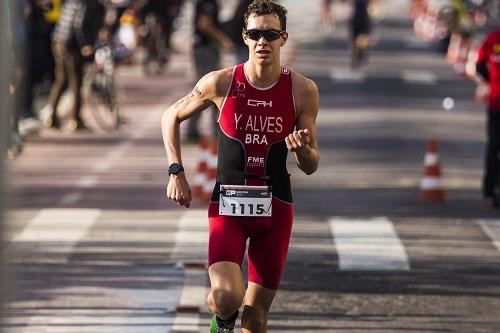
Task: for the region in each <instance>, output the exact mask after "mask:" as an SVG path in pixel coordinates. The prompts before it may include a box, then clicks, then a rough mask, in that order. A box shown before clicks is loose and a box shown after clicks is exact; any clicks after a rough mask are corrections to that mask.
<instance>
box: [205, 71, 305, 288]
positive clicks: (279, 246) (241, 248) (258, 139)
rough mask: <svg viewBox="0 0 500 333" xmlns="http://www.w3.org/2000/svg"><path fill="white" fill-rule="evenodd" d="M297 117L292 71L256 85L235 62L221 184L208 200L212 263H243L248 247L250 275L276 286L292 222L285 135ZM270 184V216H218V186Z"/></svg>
mask: <svg viewBox="0 0 500 333" xmlns="http://www.w3.org/2000/svg"><path fill="white" fill-rule="evenodd" d="M295 122H296V112H295V103H294V97H293V90H292V74H291V72H290V71H289V70H288V69H286V68H282V70H281V75H280V78H279V80H278V81H277V82H276V83H275V84H273V85H272V86H270V87H267V88H257V87H255V86H253V85H252V84H251V83H250V82H249V80H247V78H246V76H245V71H244V65H243V64H240V65H237V66H236V67H235V68H234V70H233V78H232V82H231V85H230V88H229V89H228V92H227V95H226V98H225V99H224V102H223V104H222V107H221V110H220V116H219V133H218V134H219V135H218V151H219V155H218V167H217V173H218V175H217V183H216V185H215V188H214V192H213V195H212V200H211V203H210V207H209V211H208V215H209V224H210V226H209V250H208V260H209V265H212V264H213V263H216V262H220V261H231V262H234V263H237V264H238V265H240V266H241V264H242V262H243V258H244V255H245V248H246V241H247V239H248V238H249V239H250V241H249V246H248V280H249V281H251V282H254V283H257V284H259V285H262V286H264V287H267V288H270V289H277V288H278V285H279V281H280V279H281V274H282V273H283V269H284V265H285V259H286V256H287V253H288V245H289V242H290V235H291V231H292V223H293V204H292V192H291V188H290V175H289V174H288V171H287V169H286V159H287V155H288V149H287V147H286V144H285V138H286V137H287V136H288V135H289V134H290V133H292V132H293V130H294V127H295ZM220 184H223V185H269V186H271V187H272V216H271V217H237V216H222V215H219V185H220Z"/></svg>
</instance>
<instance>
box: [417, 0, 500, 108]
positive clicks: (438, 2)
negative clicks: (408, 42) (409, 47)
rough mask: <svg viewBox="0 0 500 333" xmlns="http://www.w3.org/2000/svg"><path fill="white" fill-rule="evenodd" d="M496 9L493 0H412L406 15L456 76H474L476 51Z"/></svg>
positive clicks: (499, 14) (498, 13)
mask: <svg viewBox="0 0 500 333" xmlns="http://www.w3.org/2000/svg"><path fill="white" fill-rule="evenodd" d="M499 8H500V7H499V3H498V1H496V0H412V4H411V12H410V17H411V19H412V21H413V28H414V31H415V34H416V35H417V36H418V37H420V38H422V39H424V40H426V41H428V42H435V43H436V44H437V45H438V48H439V50H440V51H441V52H443V53H444V54H445V55H446V59H447V60H448V62H450V63H451V64H453V67H454V69H455V71H456V72H457V74H458V75H460V76H463V77H466V78H469V79H474V78H476V72H475V61H476V57H477V51H478V49H479V47H480V45H481V42H482V40H483V39H484V36H485V34H486V33H487V32H488V31H490V30H492V29H493V28H494V27H495V25H496V24H497V20H498V18H499V17H500V9H499ZM478 97H479V98H480V96H478Z"/></svg>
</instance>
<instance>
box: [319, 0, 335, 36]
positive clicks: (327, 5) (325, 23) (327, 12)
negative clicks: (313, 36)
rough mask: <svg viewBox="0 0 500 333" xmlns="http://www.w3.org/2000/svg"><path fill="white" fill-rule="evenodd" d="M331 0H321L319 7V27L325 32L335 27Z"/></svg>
mask: <svg viewBox="0 0 500 333" xmlns="http://www.w3.org/2000/svg"><path fill="white" fill-rule="evenodd" d="M332 4H333V0H322V1H321V7H320V15H321V29H322V30H323V31H325V32H331V31H332V30H333V28H334V27H335V21H334V20H333V15H332Z"/></svg>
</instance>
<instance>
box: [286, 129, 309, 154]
mask: <svg viewBox="0 0 500 333" xmlns="http://www.w3.org/2000/svg"><path fill="white" fill-rule="evenodd" d="M309 140H310V138H309V130H308V129H307V128H306V129H301V130H298V131H294V132H293V133H292V134H289V135H288V136H287V137H286V138H285V143H286V147H287V148H288V150H289V151H292V152H297V151H300V150H302V149H303V148H304V147H306V146H308V145H309Z"/></svg>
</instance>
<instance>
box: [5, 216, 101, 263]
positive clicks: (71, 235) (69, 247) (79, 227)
mask: <svg viewBox="0 0 500 333" xmlns="http://www.w3.org/2000/svg"><path fill="white" fill-rule="evenodd" d="M100 215H101V211H100V210H99V209H55V208H50V209H42V210H40V211H39V212H38V214H37V215H36V216H35V217H33V219H32V220H31V221H30V222H29V224H28V225H27V226H26V227H25V228H24V229H23V231H21V232H20V233H19V234H18V235H17V236H15V237H14V238H13V239H12V241H11V243H10V244H9V246H8V247H7V248H6V249H5V257H6V258H13V259H14V260H15V261H19V260H21V261H22V260H23V258H24V257H26V256H28V257H29V256H33V255H34V254H36V253H37V252H39V251H41V250H43V249H44V247H47V251H49V252H51V253H53V254H54V257H51V260H53V261H54V262H55V261H57V262H58V263H61V264H64V263H66V262H67V261H68V258H69V256H70V255H71V253H72V252H73V249H74V247H75V245H76V244H77V243H78V242H79V241H80V239H82V238H83V237H84V236H85V235H86V234H87V233H88V231H89V230H90V229H91V228H92V226H93V225H94V223H95V222H96V221H97V219H98V218H99V216H100ZM46 243H49V244H46ZM54 243H56V244H57V246H54Z"/></svg>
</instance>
